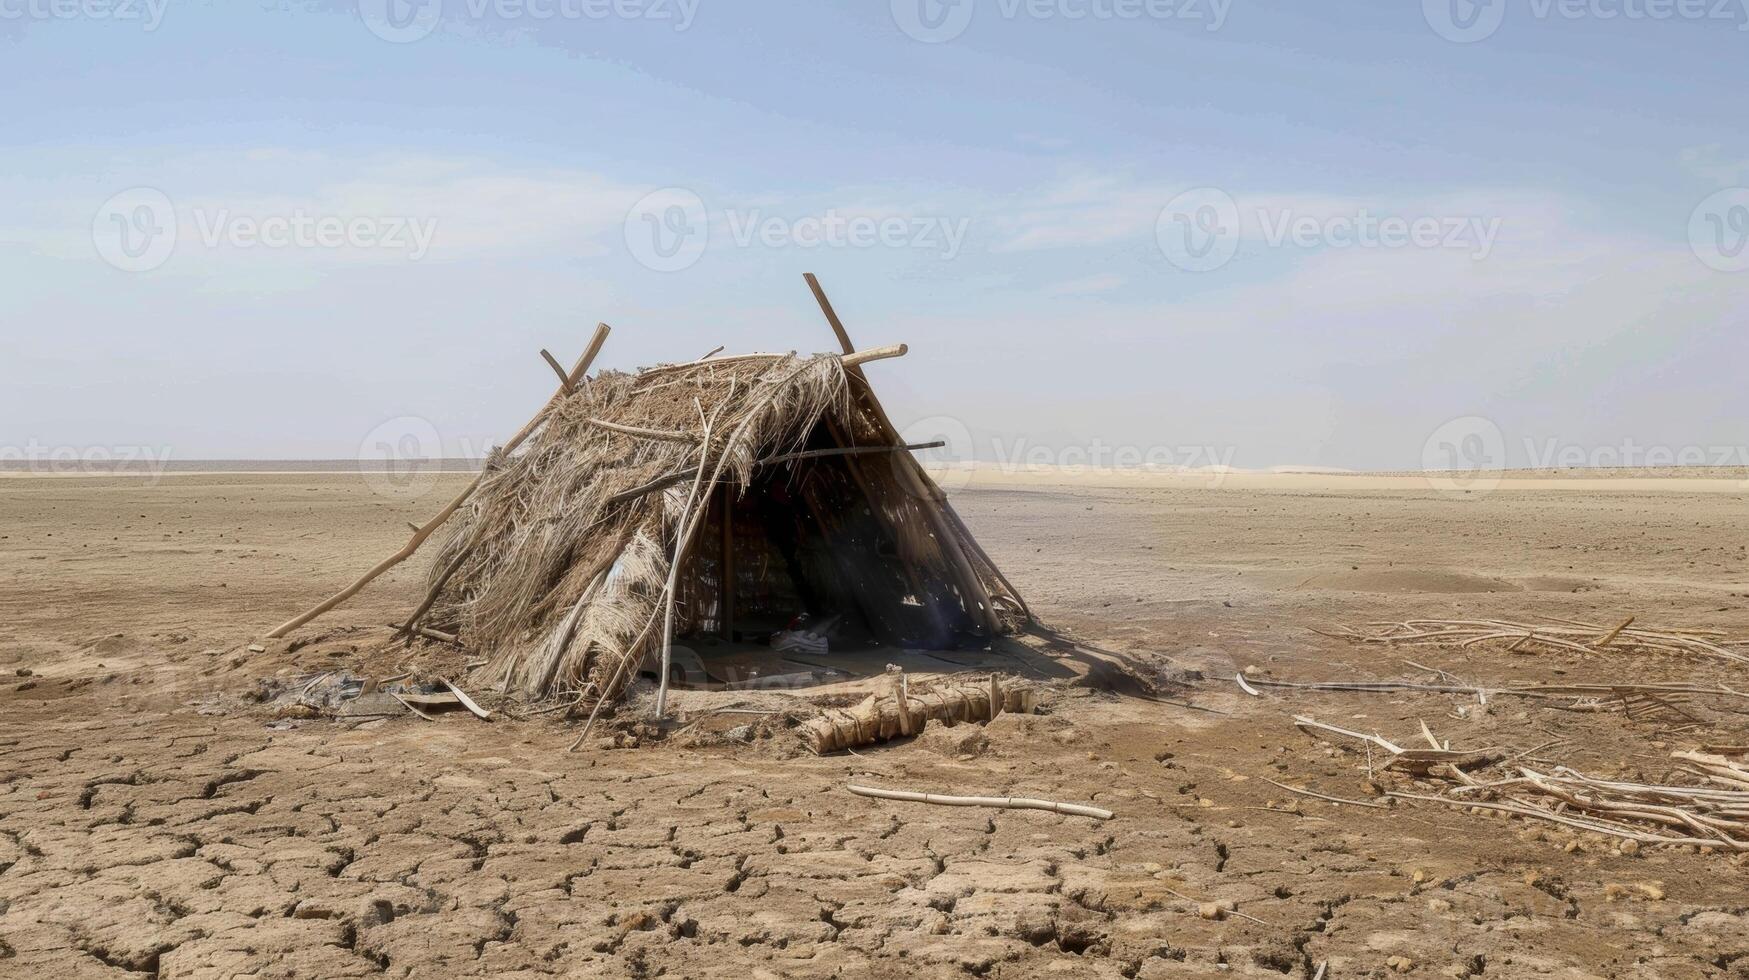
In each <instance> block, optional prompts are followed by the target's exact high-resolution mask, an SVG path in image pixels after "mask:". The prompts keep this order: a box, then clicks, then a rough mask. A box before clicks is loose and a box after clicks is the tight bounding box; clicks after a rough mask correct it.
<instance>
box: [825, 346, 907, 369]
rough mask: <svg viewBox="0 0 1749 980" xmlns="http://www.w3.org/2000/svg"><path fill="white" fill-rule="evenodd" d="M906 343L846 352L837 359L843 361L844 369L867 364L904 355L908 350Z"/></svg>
mask: <svg viewBox="0 0 1749 980" xmlns="http://www.w3.org/2000/svg"><path fill="white" fill-rule="evenodd" d="M910 349H911V348H910V346H909V345H907V344H891V345H888V346H886V347H873V348H870V349H868V350H859V351H855V352H854V353H852V352H846V353H845V354H844V356H843V357H841V358H839V360H841V361H843V362H844V367H845V369H846V370H848V369H850V368H854V367H859V366H861V365H863V364H867V363H868V362H869V361H884V360H886V359H887V358H889V357H904V356H905V354H906V352H908V351H909V350H910Z"/></svg>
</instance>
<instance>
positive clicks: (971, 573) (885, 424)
mask: <svg viewBox="0 0 1749 980" xmlns="http://www.w3.org/2000/svg"><path fill="white" fill-rule="evenodd" d="M802 278H803V279H806V280H807V283H808V289H810V290H812V291H813V294H814V299H815V301H816V302H818V303H819V304H820V312H821V313H824V314H825V315H826V322H827V323H828V324H831V326H832V332H833V333H834V334H837V335H838V346H839V347H841V348H842V349H843V351H844V353H845V354H846V355H849V354H854V353H855V352H856V345H855V344H854V343H852V342H851V340H850V333H849V332H848V331H846V330H845V329H844V321H842V320H840V319H838V311H837V310H835V309H833V308H832V301H831V300H829V299H827V298H826V291H825V290H824V289H822V288H821V287H820V280H818V279H816V278H814V274H813V273H812V272H808V273H803V275H802ZM844 369H845V370H846V371H848V372H850V374H851V375H852V376H854V377H855V378H856V379H857V380H858V381H861V382H862V393H863V394H864V395H865V397H866V398H867V401H868V407H869V410H870V412H871V413H872V414H873V415H874V418H875V422H876V424H877V425H878V426H879V427H880V428H881V430H882V433H883V435H885V436H886V438H887V439H888V440H889V441H891V442H894V443H902V442H903V441H904V440H903V439H902V438H900V436H899V430H898V429H897V428H895V427H894V425H893V421H892V419H890V418H888V417H887V412H886V409H884V408H882V407H881V402H880V398H879V397H877V396H876V395H875V393H874V387H873V386H872V385H870V384H869V383H868V376H867V375H865V374H863V372H862V368H861V367H860V366H858V365H857V364H851V363H850V358H849V357H846V358H845V365H844ZM897 469H898V471H899V474H900V477H901V479H902V480H903V482H904V483H905V485H906V489H908V490H909V491H910V492H911V494H912V495H913V496H914V497H915V498H917V507H918V509H919V510H921V511H922V512H923V516H924V518H925V519H926V520H928V521H929V525H930V529H931V530H932V531H934V532H935V539H936V540H937V541H938V542H940V543H941V550H942V553H943V554H944V555H945V556H946V557H947V560H948V564H950V565H951V566H953V569H954V572H955V576H956V577H957V578H958V579H959V582H960V591H961V593H962V595H963V597H964V600H965V603H966V605H968V606H971V607H975V608H969V609H967V610H966V611H967V612H969V613H971V614H972V617H973V618H974V619H976V620H978V621H979V622H980V623H981V624H982V625H983V627H984V630H985V631H986V632H987V633H989V634H990V636H992V637H994V636H996V635H997V634H999V633H1000V632H1001V625H1000V624H999V623H998V622H997V621H996V609H995V606H994V605H992V603H991V601H990V593H989V592H988V591H987V590H986V589H985V588H984V583H983V581H982V580H981V579H979V577H978V573H977V570H976V569H974V568H973V567H972V563H971V560H970V559H969V558H967V557H966V553H965V549H963V548H961V547H960V542H959V535H958V534H957V533H956V532H955V529H954V528H952V527H951V526H949V523H948V519H947V518H946V517H945V516H944V515H943V514H942V511H941V502H940V501H939V500H938V499H937V498H936V496H935V494H933V493H931V492H930V484H929V482H928V481H929V477H928V476H927V475H925V474H924V473H923V471H922V467H921V466H919V465H918V464H917V461H916V460H915V459H913V458H912V457H910V456H909V455H907V456H905V457H904V459H902V460H901V461H900V462H899V465H898V467H897Z"/></svg>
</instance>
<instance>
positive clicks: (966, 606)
mask: <svg viewBox="0 0 1749 980" xmlns="http://www.w3.org/2000/svg"><path fill="white" fill-rule="evenodd" d="M902 352H903V348H890V349H885V350H880V351H873V352H868V353H866V354H852V355H847V356H840V355H834V354H823V355H819V356H815V357H797V356H795V355H793V354H750V355H741V356H735V357H714V358H707V359H704V360H700V361H693V362H690V363H685V364H670V365H664V366H661V367H656V368H651V369H649V370H645V371H641V372H639V373H636V374H626V373H618V372H610V373H603V374H601V375H598V376H596V377H594V378H591V379H588V380H586V381H584V382H583V383H581V384H579V385H577V386H576V388H575V390H574V391H573V392H571V393H570V394H569V395H567V396H566V397H564V398H562V399H560V400H559V401H558V402H557V403H556V404H555V405H554V407H553V408H552V409H551V410H550V411H549V412H548V414H547V417H546V419H545V421H544V423H543V424H542V426H541V428H540V430H539V431H538V432H536V433H535V434H534V435H533V436H532V437H531V438H530V439H529V440H528V442H527V444H526V445H525V446H524V448H523V449H522V451H521V452H520V453H518V454H516V455H514V456H509V457H500V458H497V459H494V460H493V461H492V463H491V465H490V468H489V471H488V473H487V474H486V476H485V478H484V479H483V481H482V482H481V484H480V486H479V489H478V490H477V491H476V492H475V494H474V495H473V499H472V501H471V502H470V504H469V506H468V507H467V508H466V509H465V510H464V512H463V513H462V514H461V515H459V518H458V520H456V521H454V522H452V525H451V530H450V532H449V535H448V538H447V539H446V541H445V542H444V544H443V546H442V549H441V554H440V556H439V558H438V560H437V561H436V563H435V565H434V571H433V576H432V580H431V583H430V585H431V591H432V593H433V595H434V596H435V599H434V602H433V603H432V605H431V607H430V612H429V613H428V614H427V621H428V622H430V623H432V624H433V625H435V626H436V627H437V628H438V629H441V630H446V631H453V632H455V633H457V634H458V635H459V636H460V637H461V638H462V639H463V641H464V642H465V644H466V645H467V646H468V647H469V649H471V650H476V651H479V652H480V653H481V654H482V655H483V656H485V657H487V658H488V659H489V664H488V666H487V668H486V670H485V675H486V676H485V677H484V680H485V681H487V682H489V683H495V684H496V683H502V684H504V685H506V686H507V687H509V688H510V689H512V690H519V691H521V692H522V693H523V694H524V695H525V696H526V697H529V698H539V697H544V696H548V695H551V694H554V693H557V692H561V691H564V692H573V691H575V692H586V693H587V694H589V695H591V696H592V697H599V698H606V699H612V698H614V697H616V696H617V695H618V694H619V693H620V692H621V691H622V690H623V688H624V687H625V685H626V684H627V683H628V681H629V680H630V679H631V678H632V677H633V676H634V675H635V674H636V672H637V669H638V667H640V666H641V665H649V666H654V665H655V664H656V663H657V662H658V654H659V653H660V652H661V651H662V650H664V649H665V646H666V644H667V643H668V642H669V641H670V640H671V639H672V638H686V637H695V636H699V635H701V634H703V635H710V636H713V637H715V638H718V639H720V640H724V641H728V642H730V643H736V642H752V643H763V642H764V641H765V638H766V637H768V636H769V635H770V634H771V633H773V632H774V631H777V630H781V629H782V628H783V627H784V626H785V625H786V624H789V623H790V622H791V621H792V620H794V619H796V617H797V616H798V614H806V615H808V616H810V617H812V618H813V619H814V620H815V621H818V620H820V619H832V620H834V621H835V622H836V624H837V626H836V629H835V630H834V642H835V643H837V642H844V643H848V644H853V645H854V644H863V645H876V646H883V647H900V648H904V647H910V648H933V649H952V648H955V647H959V646H964V645H968V644H974V645H979V646H982V645H986V644H987V643H988V641H989V639H990V638H991V637H993V636H994V635H997V634H1001V633H1006V632H1008V631H1009V630H1010V629H1011V628H1012V626H1013V625H1015V624H1016V623H1017V622H1018V620H1019V619H1020V618H1021V617H1023V616H1024V609H1025V607H1024V605H1023V604H1022V603H1021V602H1020V600H1019V598H1018V597H1017V596H1015V595H1014V594H1013V591H1012V589H1010V588H1009V587H1008V586H1007V584H1006V583H1005V582H1004V580H1003V578H1002V576H1001V574H1000V573H999V572H998V571H997V570H996V567H995V565H994V564H993V563H992V562H991V561H990V559H989V557H988V556H987V555H985V554H984V552H983V551H982V550H981V549H980V548H979V547H978V546H977V543H976V542H975V541H974V540H973V539H972V536H971V534H970V533H969V532H968V531H967V530H966V528H965V526H964V525H963V524H962V523H961V522H960V521H959V520H958V519H957V517H955V516H954V514H953V511H952V508H951V507H950V506H949V505H948V504H947V502H946V500H945V497H944V496H943V495H942V493H941V491H940V490H939V489H937V488H936V487H935V485H934V484H933V483H932V482H931V481H930V480H929V478H928V476H927V475H926V474H924V473H923V471H922V470H921V468H920V467H918V465H917V464H916V462H915V460H914V459H912V457H911V456H910V455H909V451H908V447H905V446H902V445H900V444H898V442H897V441H896V438H895V435H894V433H893V431H892V429H891V427H890V426H889V425H888V424H887V422H886V419H885V416H884V415H883V414H882V413H881V411H880V409H879V406H878V403H877V402H876V401H875V400H874V397H873V392H872V390H871V389H870V388H869V386H868V384H867V380H866V378H865V377H864V376H863V374H862V372H861V370H860V367H859V365H860V364H861V363H864V362H865V361H867V360H872V359H875V358H877V357H880V356H893V355H896V354H898V353H902Z"/></svg>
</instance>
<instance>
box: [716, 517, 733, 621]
mask: <svg viewBox="0 0 1749 980" xmlns="http://www.w3.org/2000/svg"><path fill="white" fill-rule="evenodd" d="M720 500H721V501H722V503H721V504H720V506H721V507H722V522H723V557H722V561H721V562H720V563H719V567H718V569H717V574H718V576H719V577H720V578H722V580H723V593H722V599H721V601H720V602H718V604H717V613H718V615H719V616H720V617H721V618H722V622H721V623H720V624H719V625H720V626H721V627H722V634H723V639H725V640H729V641H731V642H732V641H733V640H734V639H735V491H734V488H733V487H731V486H730V485H729V484H727V483H724V484H723V485H722V491H721V496H720Z"/></svg>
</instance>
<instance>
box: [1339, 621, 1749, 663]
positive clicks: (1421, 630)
mask: <svg viewBox="0 0 1749 980" xmlns="http://www.w3.org/2000/svg"><path fill="white" fill-rule="evenodd" d="M1633 623H1634V621H1633V620H1632V619H1628V620H1627V621H1626V622H1623V623H1621V624H1619V625H1617V626H1614V627H1608V626H1598V625H1595V624H1592V623H1577V622H1568V621H1565V620H1553V621H1550V622H1546V623H1539V624H1525V623H1510V622H1504V621H1501V620H1491V619H1487V620H1453V619H1411V620H1408V621H1406V622H1400V623H1369V624H1367V627H1368V628H1367V629H1356V628H1354V627H1348V626H1339V627H1335V628H1334V629H1331V630H1314V632H1316V633H1320V634H1322V635H1324V636H1333V637H1337V638H1340V639H1345V640H1353V641H1355V642H1357V643H1385V644H1393V645H1394V644H1410V645H1436V646H1457V647H1471V646H1478V645H1481V644H1492V645H1497V646H1501V647H1503V648H1504V649H1505V650H1506V651H1507V652H1509V653H1534V652H1538V651H1543V652H1548V651H1565V652H1568V653H1581V654H1594V653H1597V652H1599V651H1601V650H1604V649H1606V648H1607V649H1610V650H1620V651H1626V652H1632V653H1653V654H1677V655H1682V656H1691V657H1699V658H1706V659H1714V660H1728V661H1731V662H1733V663H1744V664H1749V654H1745V653H1743V652H1740V651H1738V650H1732V649H1729V648H1730V647H1733V646H1735V647H1742V646H1745V645H1746V644H1749V641H1741V640H1729V639H1726V638H1725V637H1726V634H1724V633H1720V632H1717V631H1714V630H1684V629H1649V628H1645V627H1637V626H1634V625H1633Z"/></svg>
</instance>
